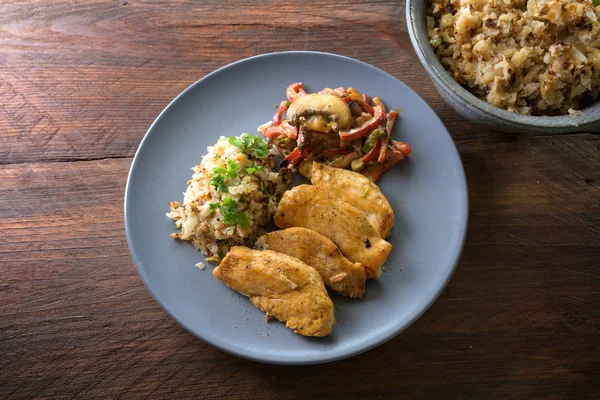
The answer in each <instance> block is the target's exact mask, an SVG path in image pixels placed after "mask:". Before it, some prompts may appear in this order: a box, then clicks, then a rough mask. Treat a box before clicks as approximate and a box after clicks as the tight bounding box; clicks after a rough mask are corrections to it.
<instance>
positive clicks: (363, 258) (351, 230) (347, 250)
mask: <svg viewBox="0 0 600 400" xmlns="http://www.w3.org/2000/svg"><path fill="white" fill-rule="evenodd" d="M275 225H277V226H278V227H279V228H282V229H285V228H291V227H294V226H300V227H304V228H308V229H312V230H314V231H317V232H319V233H320V234H321V235H324V236H326V237H328V238H329V239H331V241H332V242H333V243H335V245H336V246H337V247H339V248H340V250H341V251H342V254H343V255H344V256H346V257H347V258H348V259H349V260H350V261H352V262H357V263H361V264H362V265H363V266H364V267H365V270H366V272H367V278H378V277H379V276H381V266H382V265H383V263H385V260H386V259H387V256H388V255H389V254H390V251H392V245H391V244H389V243H388V242H386V241H385V240H383V239H382V238H381V236H380V235H379V232H377V230H376V229H375V228H373V226H372V225H371V223H370V222H369V220H368V219H367V217H366V216H365V214H364V213H363V212H362V211H360V210H359V209H358V208H356V207H354V206H353V205H351V204H349V203H346V202H345V201H341V200H339V199H337V198H335V197H333V195H331V194H328V191H327V190H324V189H323V188H322V187H319V186H314V185H300V186H297V187H295V188H293V189H291V190H288V191H287V192H285V193H284V194H283V197H282V199H281V201H280V202H279V206H278V207H277V211H276V212H275Z"/></svg>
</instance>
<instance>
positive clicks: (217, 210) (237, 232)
mask: <svg viewBox="0 0 600 400" xmlns="http://www.w3.org/2000/svg"><path fill="white" fill-rule="evenodd" d="M207 150H208V153H207V154H206V155H205V156H204V157H203V158H202V162H201V163H200V164H199V165H196V166H195V167H194V168H192V170H193V171H194V174H193V175H192V179H191V180H189V181H188V187H187V190H186V191H185V193H184V198H183V204H182V203H180V202H178V201H173V202H171V203H169V207H170V209H171V211H170V212H169V213H167V217H169V218H171V219H172V220H173V221H175V229H176V230H178V231H179V232H176V233H172V234H171V237H172V238H174V239H180V240H186V241H190V242H192V244H193V245H194V246H196V247H197V248H198V249H199V250H200V251H202V253H203V254H204V255H205V256H208V257H209V258H208V259H207V260H208V261H219V260H220V259H221V258H222V257H223V256H224V255H225V253H227V251H228V250H229V249H230V248H231V247H232V246H235V245H252V244H253V243H254V241H255V240H256V239H257V238H258V237H259V236H261V235H262V234H264V233H265V231H264V229H262V226H263V225H265V224H267V223H269V222H270V221H271V219H272V216H273V213H274V212H275V209H276V208H277V203H278V202H279V199H280V198H281V195H282V194H283V192H284V191H285V189H286V187H287V185H288V184H289V181H290V177H291V173H290V172H289V171H287V170H286V169H283V168H282V169H281V170H279V171H278V172H275V171H273V167H274V163H275V161H274V155H273V154H271V152H270V150H269V148H268V146H267V144H266V143H265V142H264V141H263V140H262V139H261V138H260V137H257V136H254V135H250V134H248V133H244V134H242V135H241V136H240V137H230V138H225V137H223V136H221V138H219V140H218V141H217V143H216V144H215V145H214V146H209V147H208V149H207Z"/></svg>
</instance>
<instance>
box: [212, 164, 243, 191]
mask: <svg viewBox="0 0 600 400" xmlns="http://www.w3.org/2000/svg"><path fill="white" fill-rule="evenodd" d="M239 170H240V166H239V165H237V164H236V162H235V160H233V159H232V158H230V159H229V160H227V168H223V167H214V168H213V170H212V173H211V175H210V184H211V185H213V186H214V187H215V189H216V190H217V192H228V191H229V189H228V188H227V183H226V182H225V180H226V179H227V178H231V179H234V178H236V177H237V176H238V172H239Z"/></svg>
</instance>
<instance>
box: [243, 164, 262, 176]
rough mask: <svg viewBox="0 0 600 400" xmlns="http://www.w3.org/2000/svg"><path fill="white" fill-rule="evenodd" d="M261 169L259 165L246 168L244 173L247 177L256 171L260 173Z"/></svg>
mask: <svg viewBox="0 0 600 400" xmlns="http://www.w3.org/2000/svg"><path fill="white" fill-rule="evenodd" d="M261 169H262V167H261V166H260V165H252V166H251V167H246V172H247V173H248V175H252V174H253V173H255V172H256V171H260V170H261Z"/></svg>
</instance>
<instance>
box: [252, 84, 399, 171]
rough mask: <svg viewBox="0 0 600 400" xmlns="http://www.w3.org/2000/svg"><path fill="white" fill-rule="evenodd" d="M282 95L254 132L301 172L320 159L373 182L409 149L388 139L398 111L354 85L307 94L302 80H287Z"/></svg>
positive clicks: (391, 136)
mask: <svg viewBox="0 0 600 400" xmlns="http://www.w3.org/2000/svg"><path fill="white" fill-rule="evenodd" d="M286 94H287V100H283V101H282V102H281V103H280V105H279V108H278V110H277V112H276V113H275V115H274V116H273V118H272V120H271V121H269V122H267V123H266V124H263V125H261V126H260V127H259V132H260V133H261V134H262V135H263V136H265V137H266V138H268V140H269V143H270V144H271V145H272V146H273V147H274V148H275V149H276V150H277V151H278V152H279V153H280V154H281V155H282V156H283V157H284V159H285V160H284V162H283V166H286V167H287V166H292V167H297V168H298V170H299V172H300V173H301V174H302V175H304V176H306V177H308V176H310V168H311V166H312V162H313V161H319V162H321V163H325V164H327V165H330V166H332V167H337V168H344V169H351V170H352V171H355V172H360V173H361V174H363V175H364V176H366V177H367V178H369V179H370V180H371V181H373V182H375V181H377V180H378V179H379V178H380V177H381V175H383V173H384V172H385V171H387V170H389V169H390V168H392V167H393V166H394V165H396V164H397V163H398V162H400V161H401V160H403V159H405V158H406V157H407V156H408V155H409V154H410V153H411V148H410V146H409V145H408V144H406V143H403V142H399V141H396V140H394V138H393V129H394V124H395V123H396V120H397V118H398V111H396V110H390V111H387V109H386V107H385V105H384V104H383V102H382V101H381V99H379V98H378V97H374V98H371V97H370V96H369V95H367V94H365V93H362V94H361V93H360V92H359V91H358V90H356V89H355V88H353V87H348V88H342V87H340V88H336V89H330V88H325V89H323V90H321V91H319V92H318V93H314V94H308V93H307V92H306V91H305V90H304V84H303V83H302V82H297V83H293V84H291V85H289V86H288V87H287V90H286Z"/></svg>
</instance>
